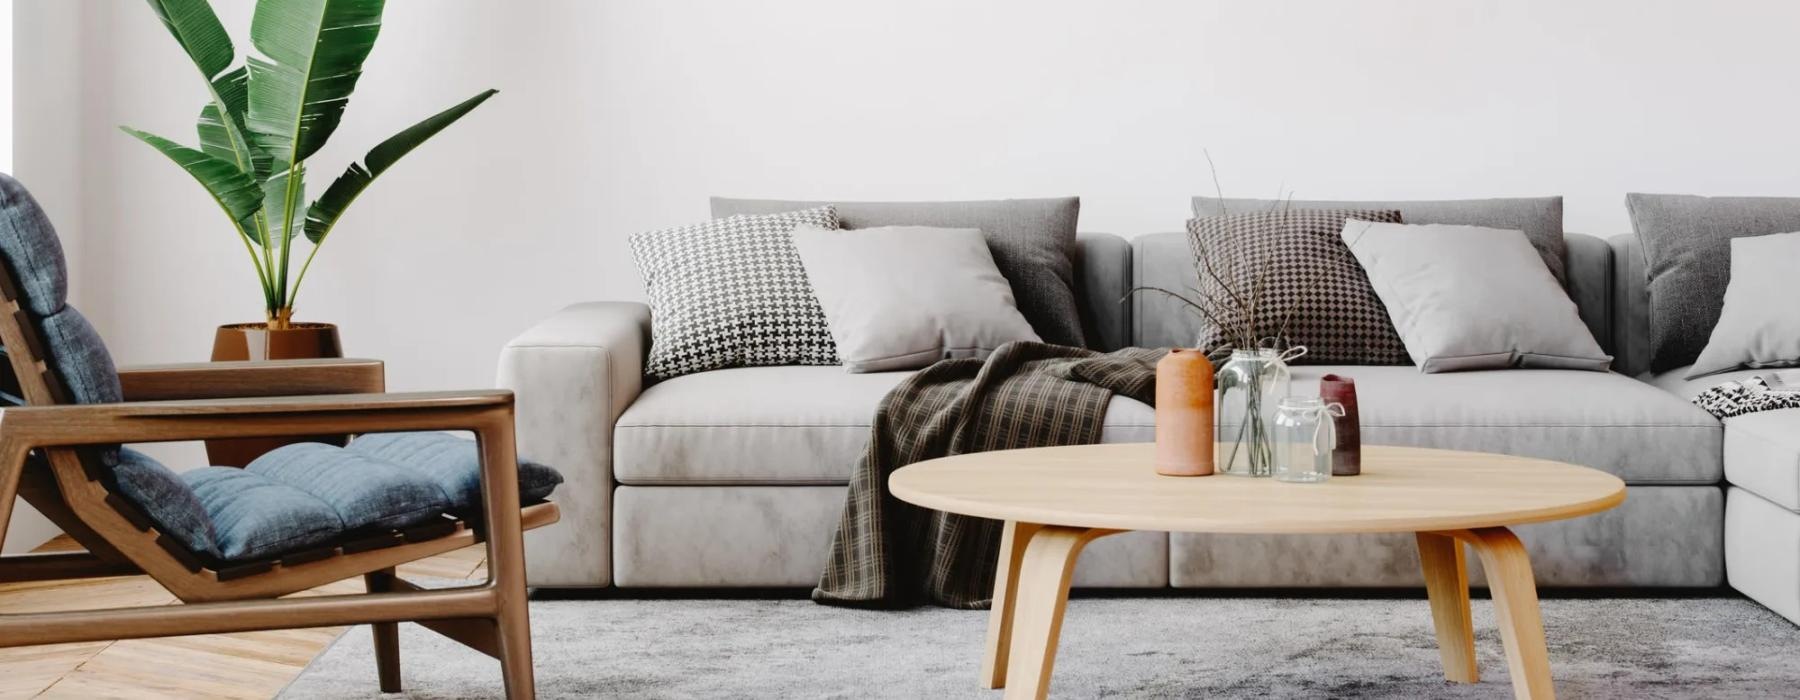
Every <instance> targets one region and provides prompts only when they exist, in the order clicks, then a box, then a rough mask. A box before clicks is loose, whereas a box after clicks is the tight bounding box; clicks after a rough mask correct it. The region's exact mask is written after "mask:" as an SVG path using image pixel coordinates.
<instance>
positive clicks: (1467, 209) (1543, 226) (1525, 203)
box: [1194, 196, 1569, 287]
mask: <svg viewBox="0 0 1800 700" xmlns="http://www.w3.org/2000/svg"><path fill="white" fill-rule="evenodd" d="M1283 208H1285V209H1383V210H1385V209H1396V210H1399V212H1400V216H1401V217H1403V218H1405V219H1406V223H1408V224H1455V225H1459V226H1481V227H1484V228H1498V229H1507V230H1512V231H1524V232H1525V238H1527V239H1529V240H1530V241H1531V247H1532V248H1535V249H1536V250H1537V252H1538V256H1539V257H1541V258H1543V259H1544V265H1545V266H1546V267H1549V268H1550V274H1552V275H1555V276H1556V282H1557V284H1561V285H1562V286H1564V287H1568V286H1569V280H1568V272H1567V270H1568V262H1567V261H1568V258H1569V246H1568V244H1567V243H1565V242H1563V200H1562V197H1508V198H1499V199H1445V200H1422V201H1394V202H1342V201H1329V200H1298V199H1296V200H1280V199H1236V198H1226V199H1219V198H1217V197H1204V196H1202V197H1195V198H1194V216H1199V217H1207V216H1221V215H1224V214H1248V213H1251V212H1259V211H1274V210H1278V209H1283Z"/></svg>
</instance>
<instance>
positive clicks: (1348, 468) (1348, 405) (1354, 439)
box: [1319, 374, 1362, 476]
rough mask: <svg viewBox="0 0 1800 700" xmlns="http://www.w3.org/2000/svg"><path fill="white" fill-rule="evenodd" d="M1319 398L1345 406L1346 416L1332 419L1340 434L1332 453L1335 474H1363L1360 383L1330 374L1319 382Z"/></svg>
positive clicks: (1332, 467) (1333, 474)
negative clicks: (1358, 404) (1358, 403)
mask: <svg viewBox="0 0 1800 700" xmlns="http://www.w3.org/2000/svg"><path fill="white" fill-rule="evenodd" d="M1319 398H1321V399H1324V400H1325V403H1335V404H1338V405H1340V406H1343V407H1344V414H1343V415H1341V416H1336V417H1334V418H1333V419H1332V427H1333V428H1335V429H1336V432H1337V449H1335V450H1333V451H1332V453H1331V475H1332V476H1356V475H1358V474H1361V473H1362V418H1361V417H1360V416H1359V415H1357V412H1356V380H1355V379H1351V378H1349V377H1344V376H1339V375H1336V374H1327V375H1325V376H1324V377H1321V378H1320V379H1319Z"/></svg>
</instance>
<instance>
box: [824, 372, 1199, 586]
mask: <svg viewBox="0 0 1800 700" xmlns="http://www.w3.org/2000/svg"><path fill="white" fill-rule="evenodd" d="M1165 352H1167V351H1166V350H1144V349H1138V348H1128V349H1125V350H1120V351H1117V352H1113V353H1100V352H1097V351H1093V350H1084V349H1081V348H1071V347H1062V346H1056V345H1046V344H1043V343H1009V344H1007V345H1004V346H1001V347H1000V349H998V350H996V351H995V352H994V354H992V355H990V356H989V357H988V358H987V360H985V361H982V360H944V361H941V362H938V363H937V364H934V365H932V366H930V367H927V368H925V369H924V370H921V371H920V372H919V373H918V374H915V375H913V376H912V377H910V378H908V379H907V380H906V381H904V382H902V383H901V384H900V385H899V386H897V387H895V388H894V390H893V391H892V392H890V393H889V394H888V395H887V398H885V399H883V400H882V402H881V407H880V408H879V409H878V410H877V411H876V413H875V422H874V426H873V429H872V431H871V432H872V435H871V436H870V440H869V447H868V450H867V451H865V452H864V453H863V456H862V459H861V460H859V461H858V462H857V465H856V471H855V473H854V474H853V475H852V476H851V478H850V493H849V497H848V498H847V500H846V502H845V504H844V514H843V518H842V519H841V520H840V521H839V523H838V529H837V534H836V536H834V537H833V538H832V544H831V552H830V561H829V562H827V564H826V566H825V573H824V575H823V576H822V577H821V578H820V581H819V587H818V588H817V589H814V590H813V596H812V597H813V600H814V601H817V602H820V603H824V604H827V605H847V606H857V607H880V608H889V607H900V606H907V605H915V604H918V603H921V602H930V603H935V604H938V605H944V606H948V607H954V608H982V607H986V606H987V603H988V599H989V598H990V597H991V596H992V595H993V587H994V565H995V561H996V557H997V556H998V554H999V542H1000V530H1001V527H1000V526H1001V523H999V522H996V521H993V520H986V519H983V518H974V517H968V516H961V515H952V514H948V513H940V512H937V511H932V510H927V509H924V508H919V507H917V506H913V505H911V504H908V503H904V502H902V501H900V500H899V499H897V498H894V497H893V496H892V495H890V494H889V493H888V490H887V477H888V475H889V474H891V473H893V471H894V470H895V469H899V468H900V467H903V466H906V465H908V464H912V463H913V462H918V461H922V460H927V459H932V458H934V457H944V456H948V455H956V454H964V453H969V452H985V451H989V450H1006V449H1014V448H1022V447H1049V446H1056V445H1080V444H1091V443H1095V442H1099V441H1100V428H1101V423H1102V421H1104V420H1105V418H1106V404H1107V401H1108V400H1110V399H1111V398H1112V396H1113V394H1122V395H1125V396H1129V397H1131V398H1134V399H1137V400H1139V401H1142V402H1144V403H1150V402H1152V401H1153V400H1154V398H1155V393H1156V391H1155V381H1156V367H1155V365H1156V361H1157V360H1158V359H1161V358H1162V355H1163V354H1164V353H1165Z"/></svg>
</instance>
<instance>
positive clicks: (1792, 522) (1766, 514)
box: [1650, 367, 1800, 624]
mask: <svg viewBox="0 0 1800 700" xmlns="http://www.w3.org/2000/svg"><path fill="white" fill-rule="evenodd" d="M1769 371H1770V370H1766V369H1759V370H1740V371H1736V372H1727V373H1724V374H1716V375H1711V376H1707V377H1701V378H1698V379H1687V378H1686V375H1687V372H1688V369H1687V368H1686V367H1683V368H1680V369H1675V370H1670V371H1668V372H1664V373H1662V374H1658V375H1655V376H1653V377H1651V378H1650V382H1651V383H1652V384H1654V385H1656V386H1657V387H1659V388H1661V389H1663V390H1665V391H1668V392H1669V393H1670V394H1672V395H1674V396H1676V397H1677V398H1681V399H1692V398H1693V397H1694V396H1695V395H1697V394H1699V393H1700V392H1702V391H1705V390H1706V389H1709V388H1712V387H1714V386H1717V385H1718V384H1720V383H1722V382H1727V381H1739V380H1743V379H1748V378H1750V377H1752V376H1755V375H1759V374H1766V373H1767V372H1769ZM1723 423H1724V430H1725V444H1724V460H1725V481H1726V482H1728V483H1729V487H1728V488H1727V491H1726V496H1725V570H1726V574H1727V579H1728V580H1729V581H1730V583H1731V587H1732V588H1736V589H1737V590H1738V591H1740V592H1742V593H1743V594H1744V595H1747V596H1749V597H1750V598H1751V599H1753V600H1755V601H1757V602H1759V603H1762V604H1763V605H1766V606H1768V607H1769V609H1770V610H1774V611H1775V612H1777V613H1780V614H1782V615H1783V616H1785V617H1787V618H1788V619H1789V620H1793V621H1794V622H1795V623H1797V624H1800V408H1788V409H1781V410H1775V411H1763V412H1760V413H1747V414H1744V415H1741V416H1733V417H1730V418H1726V419H1725V420H1724V421H1723Z"/></svg>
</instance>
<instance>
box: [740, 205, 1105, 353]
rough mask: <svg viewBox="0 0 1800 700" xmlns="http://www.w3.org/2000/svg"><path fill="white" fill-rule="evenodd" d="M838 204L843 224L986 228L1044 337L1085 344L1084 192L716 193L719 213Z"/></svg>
mask: <svg viewBox="0 0 1800 700" xmlns="http://www.w3.org/2000/svg"><path fill="white" fill-rule="evenodd" d="M826 204H829V205H831V206H832V207H833V208H834V209H835V210H836V211H837V219H838V225H839V226H840V227H842V228H847V229H859V228H873V227H877V226H932V227H937V228H974V229H981V233H982V236H983V237H984V238H986V240H987V244H988V250H989V251H991V252H992V253H993V254H994V264H995V266H997V267H999V268H1000V274H1001V275H1003V276H1005V277H1006V281H1007V282H1008V283H1010V284H1011V285H1012V290H1013V296H1014V297H1015V298H1016V300H1017V302H1018V304H1019V312H1020V313H1022V314H1024V315H1025V320H1026V321H1029V322H1030V323H1031V328H1032V330H1035V331H1037V334H1038V336H1039V337H1042V338H1043V339H1044V341H1045V342H1048V343H1055V344H1057V345H1072V346H1076V347H1086V346H1087V338H1086V336H1085V335H1084V334H1083V333H1082V331H1081V316H1080V313H1079V312H1078V311H1076V307H1075V226H1076V221H1077V219H1078V218H1079V216H1080V214H1081V199H1080V198H1079V197H1061V198H1055V199H1000V200H991V201H968V202H795V201H783V200H772V199H731V198H727V197H714V198H712V215H713V216H714V217H716V218H724V217H727V216H736V215H738V214H769V213H774V212H782V211H793V210H795V209H807V208H811V207H818V206H824V205H826Z"/></svg>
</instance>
